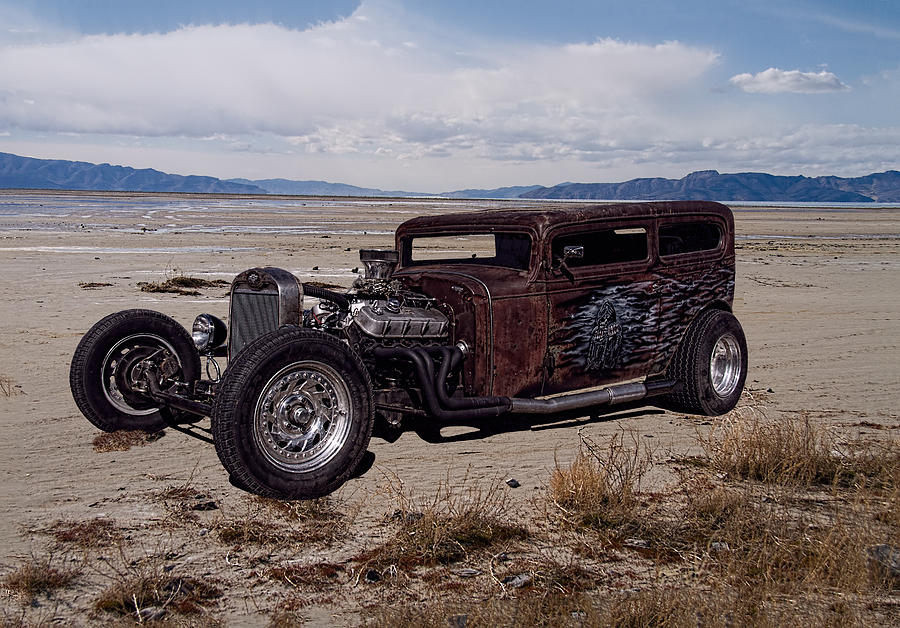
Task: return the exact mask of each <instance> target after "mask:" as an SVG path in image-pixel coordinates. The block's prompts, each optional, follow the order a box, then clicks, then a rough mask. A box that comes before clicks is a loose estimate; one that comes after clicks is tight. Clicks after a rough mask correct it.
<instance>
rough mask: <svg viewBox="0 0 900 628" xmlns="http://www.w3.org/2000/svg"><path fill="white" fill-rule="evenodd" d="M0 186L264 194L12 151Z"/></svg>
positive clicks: (2, 166)
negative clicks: (23, 155) (18, 153)
mask: <svg viewBox="0 0 900 628" xmlns="http://www.w3.org/2000/svg"><path fill="white" fill-rule="evenodd" d="M0 188H7V189H8V188H26V189H39V190H102V191H116V192H198V193H207V194H265V190H263V189H262V188H260V187H258V186H255V185H246V184H239V183H230V182H228V181H222V180H221V179H216V178H215V177H200V176H193V175H192V176H182V175H178V174H166V173H165V172H160V171H159V170H152V169H150V168H144V169H141V170H137V169H135V168H128V167H126V166H111V165H109V164H92V163H88V162H85V161H63V160H60V159H33V158H31V157H19V156H18V155H12V154H10V153H0Z"/></svg>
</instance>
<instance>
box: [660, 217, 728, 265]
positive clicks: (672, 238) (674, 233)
mask: <svg viewBox="0 0 900 628" xmlns="http://www.w3.org/2000/svg"><path fill="white" fill-rule="evenodd" d="M721 241H722V230H721V228H720V227H719V225H717V224H716V223H712V222H675V223H670V224H667V225H660V227H659V254H660V256H662V257H667V256H669V255H681V254H682V253H695V252H698V251H714V250H716V249H717V248H719V243H720V242H721Z"/></svg>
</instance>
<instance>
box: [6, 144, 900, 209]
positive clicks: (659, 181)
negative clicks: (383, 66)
mask: <svg viewBox="0 0 900 628" xmlns="http://www.w3.org/2000/svg"><path fill="white" fill-rule="evenodd" d="M0 188H6V189H10V188H16V189H41V190H96V191H128V192H192V193H208V194H209V193H212V194H289V195H311V196H381V197H397V196H409V197H426V196H427V197H443V198H492V199H501V198H526V199H598V200H600V199H602V200H688V199H694V200H716V201H726V202H727V201H760V202H819V203H823V202H826V203H827V202H836V203H871V202H881V203H896V202H900V172H898V171H896V170H888V171H887V172H879V173H873V174H869V175H866V176H863V177H853V178H843V177H833V176H828V177H804V176H779V175H772V174H765V173H760V172H741V173H734V174H720V173H719V172H718V171H716V170H701V171H699V172H692V173H691V174H689V175H687V176H685V177H683V178H681V179H663V178H642V179H632V180H630V181H624V182H621V183H560V184H559V185H555V186H552V187H544V186H540V185H526V186H512V187H502V188H494V189H465V190H456V191H452V192H441V193H435V194H429V193H418V192H405V191H402V190H380V189H377V188H364V187H358V186H355V185H348V184H345V183H329V182H327V181H295V180H290V179H257V180H251V179H225V180H223V179H217V178H215V177H204V176H195V175H190V176H183V175H176V174H167V173H165V172H160V171H159V170H153V169H150V168H144V169H135V168H129V167H127V166H113V165H110V164H105V163H104V164H92V163H88V162H83V161H64V160H58V159H34V158H31V157H20V156H18V155H13V154H11V153H0Z"/></svg>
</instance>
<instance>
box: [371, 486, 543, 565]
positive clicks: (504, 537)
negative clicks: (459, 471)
mask: <svg viewBox="0 0 900 628" xmlns="http://www.w3.org/2000/svg"><path fill="white" fill-rule="evenodd" d="M465 484H466V482H465V481H464V482H463V486H464V488H462V489H456V488H453V487H452V486H451V485H450V483H449V482H448V481H445V482H442V483H441V484H440V486H439V487H438V489H437V491H436V493H435V495H434V497H433V498H432V499H431V500H430V501H428V502H425V503H419V504H417V503H415V502H414V500H413V499H411V498H410V497H409V496H403V495H400V496H399V505H400V508H398V509H397V510H396V511H395V513H394V515H393V519H395V520H396V521H398V522H399V526H398V529H397V530H396V533H395V534H394V536H393V537H391V538H390V539H389V540H388V541H387V542H385V543H383V544H382V545H380V546H378V547H376V548H374V549H372V550H368V551H365V552H363V553H361V554H359V555H358V556H357V557H356V560H357V561H358V562H359V563H360V564H361V567H360V573H362V572H365V571H366V569H376V570H385V569H388V570H395V569H400V570H408V569H411V568H414V567H418V566H424V565H438V564H448V563H453V562H457V561H459V560H463V559H464V558H466V557H468V556H469V555H470V553H471V552H478V551H481V550H485V549H487V548H490V547H493V546H495V545H497V544H500V543H508V542H512V541H519V540H522V539H525V538H526V537H527V536H528V530H527V529H526V528H525V526H523V525H521V524H518V523H513V522H511V521H510V507H509V505H508V503H507V499H506V493H504V492H502V491H501V490H500V489H499V488H497V484H499V483H494V484H492V485H491V488H489V489H487V490H483V489H481V488H479V487H475V486H465Z"/></svg>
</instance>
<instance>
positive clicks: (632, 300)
mask: <svg viewBox="0 0 900 628" xmlns="http://www.w3.org/2000/svg"><path fill="white" fill-rule="evenodd" d="M654 286H655V287H654ZM733 295H734V273H733V271H732V270H731V269H729V268H728V267H727V266H721V267H717V268H713V269H710V268H706V269H704V270H703V271H702V272H697V273H692V274H688V275H684V274H677V273H674V272H673V273H672V274H671V275H670V276H663V277H659V278H657V279H656V280H655V281H653V282H650V281H642V282H633V283H629V284H624V285H617V286H610V287H608V288H602V289H599V290H595V291H593V292H591V293H590V294H588V295H586V296H581V297H578V298H577V299H573V300H572V301H570V302H569V303H567V304H566V307H568V308H571V311H572V314H571V315H570V316H569V319H568V322H567V324H566V325H565V327H564V328H563V329H560V330H558V331H557V335H556V339H555V341H554V343H555V344H557V346H559V347H560V348H561V349H562V350H561V351H560V352H559V354H558V366H559V367H561V368H579V369H582V370H583V371H586V372H592V373H597V374H605V373H610V372H612V371H620V370H627V369H630V368H632V367H637V366H639V365H641V364H647V365H648V368H647V369H646V372H647V373H653V372H660V371H662V370H665V366H666V364H668V362H669V359H670V358H671V356H672V354H673V353H674V351H675V349H676V347H677V346H678V343H679V342H680V341H681V337H682V336H683V335H684V331H685V330H686V329H687V326H688V325H689V324H690V322H691V321H692V320H693V319H694V317H696V316H697V314H698V313H699V312H700V311H701V310H702V309H703V308H705V307H708V306H709V305H710V304H711V303H713V302H714V301H716V300H719V301H723V302H728V303H730V302H731V299H732V298H733Z"/></svg>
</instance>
